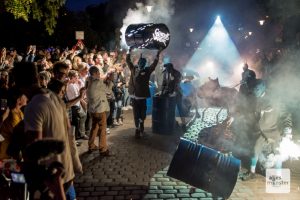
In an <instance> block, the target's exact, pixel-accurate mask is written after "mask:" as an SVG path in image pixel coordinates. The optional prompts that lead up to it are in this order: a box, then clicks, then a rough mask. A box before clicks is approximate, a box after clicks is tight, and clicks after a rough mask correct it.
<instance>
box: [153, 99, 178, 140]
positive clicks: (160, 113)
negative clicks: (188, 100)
mask: <svg viewBox="0 0 300 200" xmlns="http://www.w3.org/2000/svg"><path fill="white" fill-rule="evenodd" d="M175 107H176V98H175V97H155V96H154V97H153V106H152V132H153V133H158V134H172V133H173V130H174V127H175Z"/></svg>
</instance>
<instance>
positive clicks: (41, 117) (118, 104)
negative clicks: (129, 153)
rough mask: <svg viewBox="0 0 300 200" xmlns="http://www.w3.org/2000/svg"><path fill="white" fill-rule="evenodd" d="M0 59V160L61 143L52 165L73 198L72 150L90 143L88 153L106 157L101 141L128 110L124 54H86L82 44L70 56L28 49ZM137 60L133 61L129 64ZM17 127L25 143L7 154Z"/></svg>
mask: <svg viewBox="0 0 300 200" xmlns="http://www.w3.org/2000/svg"><path fill="white" fill-rule="evenodd" d="M0 56H1V61H0V75H1V78H0V99H1V118H0V119H1V125H0V133H1V134H0V135H1V137H0V139H1V140H0V160H2V159H9V158H12V157H13V158H15V159H20V158H21V157H18V158H16V157H14V156H15V155H18V156H20V155H21V154H18V153H17V154H14V153H15V151H18V150H20V152H22V150H23V149H22V147H25V146H26V145H28V144H30V143H32V142H34V141H36V140H37V139H43V138H52V139H58V140H62V141H64V143H65V150H64V152H63V153H62V154H61V155H59V156H56V159H57V161H60V162H61V163H62V164H63V165H64V168H65V169H66V170H65V171H66V172H67V173H66V174H65V176H64V178H63V179H61V180H60V181H61V182H62V183H63V184H64V186H65V188H68V189H67V190H66V194H67V195H69V197H70V196H74V187H73V186H72V182H73V179H74V177H75V173H76V172H77V173H82V166H81V163H80V160H79V157H78V152H77V147H76V146H78V145H80V144H81V143H82V140H89V142H88V144H89V149H88V150H89V151H90V152H91V151H94V150H98V151H99V152H100V155H101V156H110V155H111V154H110V152H109V147H108V145H107V143H106V135H107V134H109V133H110V131H111V129H112V128H117V127H118V126H122V125H123V120H124V116H123V111H124V110H128V109H132V107H131V105H130V98H129V95H128V84H129V77H130V70H129V69H128V67H127V64H126V52H119V51H111V52H108V51H103V50H97V49H87V48H85V47H84V46H83V45H82V44H80V45H77V46H75V47H74V48H73V49H71V50H69V49H68V48H66V49H60V48H52V47H51V48H47V49H38V48H37V47H36V46H35V45H30V46H29V47H28V48H27V51H26V52H25V53H21V52H17V51H16V50H11V49H10V50H7V49H6V48H2V50H1V55H0ZM137 59H138V56H136V57H133V62H137ZM27 102H28V104H27ZM103 105H106V106H103ZM24 108H25V109H24ZM17 126H21V127H24V128H23V129H19V130H23V131H24V133H25V135H26V139H25V140H23V145H17V146H18V147H17V148H18V149H17V150H15V149H14V151H13V152H14V153H13V154H10V153H7V152H8V149H9V146H10V144H12V143H15V142H16V141H15V140H14V139H13V138H16V137H14V134H15V132H14V127H17ZM96 136H99V146H97V145H96V144H95V143H94V142H95V138H96ZM19 140H21V139H19ZM18 142H19V141H18ZM21 143H22V142H21ZM12 146H16V145H12ZM21 159H22V158H21ZM56 193H58V194H59V193H61V194H63V192H62V191H59V190H57V191H56ZM62 196H64V195H62ZM71 199H72V198H71Z"/></svg>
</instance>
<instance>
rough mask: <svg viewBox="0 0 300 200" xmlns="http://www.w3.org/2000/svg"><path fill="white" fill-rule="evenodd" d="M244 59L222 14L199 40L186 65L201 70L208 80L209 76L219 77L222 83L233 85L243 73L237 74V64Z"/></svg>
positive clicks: (202, 75) (188, 67)
mask: <svg viewBox="0 0 300 200" xmlns="http://www.w3.org/2000/svg"><path fill="white" fill-rule="evenodd" d="M239 63H242V59H241V58H240V55H239V53H238V51H237V48H236V47H235V45H234V43H233V41H232V40H231V38H230V37H229V35H228V33H227V31H226V29H225V27H224V26H223V24H222V21H221V18H220V16H217V18H216V20H215V23H214V24H213V26H212V27H211V29H210V30H209V31H208V33H207V35H206V36H205V37H204V39H203V40H202V41H201V42H199V47H198V48H196V51H195V52H194V55H193V56H192V57H191V59H190V60H189V62H188V63H187V65H186V68H187V69H190V70H194V71H197V72H199V74H200V76H201V77H202V78H203V79H204V80H206V79H207V77H218V78H219V81H220V83H221V84H222V85H233V84H235V83H236V82H237V81H239V80H238V79H240V78H241V77H240V76H241V75H240V74H239V75H238V76H236V75H235V71H237V69H236V68H237V66H238V65H239Z"/></svg>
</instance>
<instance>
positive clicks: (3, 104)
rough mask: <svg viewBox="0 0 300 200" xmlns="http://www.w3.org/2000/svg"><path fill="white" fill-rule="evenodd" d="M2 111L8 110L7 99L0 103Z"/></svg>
mask: <svg viewBox="0 0 300 200" xmlns="http://www.w3.org/2000/svg"><path fill="white" fill-rule="evenodd" d="M0 104H1V105H0V110H1V111H5V110H6V108H7V99H1V102H0Z"/></svg>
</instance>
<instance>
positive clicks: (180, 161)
mask: <svg viewBox="0 0 300 200" xmlns="http://www.w3.org/2000/svg"><path fill="white" fill-rule="evenodd" d="M240 166H241V161H240V160H238V159H236V158H234V157H233V156H226V155H224V154H222V153H220V152H218V151H216V150H214V149H211V148H208V147H206V146H204V145H201V144H196V143H193V142H191V141H189V140H186V139H183V138H181V139H180V143H179V145H178V147H177V150H176V152H175V154H174V156H173V159H172V161H171V164H170V167H169V169H168V172H167V175H168V176H170V177H173V178H176V179H178V180H180V181H183V182H185V183H187V184H190V185H192V186H194V187H197V188H200V189H203V190H205V191H207V192H210V193H212V194H213V195H214V196H219V197H223V198H225V199H227V198H228V197H229V196H230V195H231V193H232V191H233V188H234V186H235V184H236V181H237V178H238V173H239V170H240Z"/></svg>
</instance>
